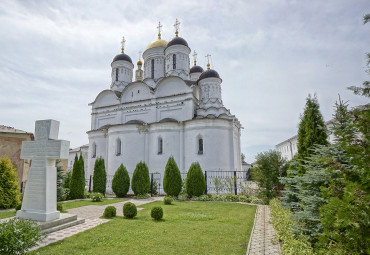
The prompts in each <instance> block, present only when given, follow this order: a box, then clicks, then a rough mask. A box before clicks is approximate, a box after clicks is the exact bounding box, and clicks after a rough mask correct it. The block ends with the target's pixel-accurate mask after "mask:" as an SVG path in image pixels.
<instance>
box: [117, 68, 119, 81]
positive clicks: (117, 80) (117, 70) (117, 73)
mask: <svg viewBox="0 0 370 255" xmlns="http://www.w3.org/2000/svg"><path fill="white" fill-rule="evenodd" d="M118 71H119V69H118V68H116V81H118Z"/></svg>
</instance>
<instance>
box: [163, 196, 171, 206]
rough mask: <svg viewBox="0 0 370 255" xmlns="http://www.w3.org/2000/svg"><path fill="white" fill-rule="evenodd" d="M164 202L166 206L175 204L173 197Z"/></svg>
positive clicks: (166, 198) (165, 199)
mask: <svg viewBox="0 0 370 255" xmlns="http://www.w3.org/2000/svg"><path fill="white" fill-rule="evenodd" d="M163 201H164V204H165V205H170V204H172V202H173V198H172V197H165V198H164V200H163Z"/></svg>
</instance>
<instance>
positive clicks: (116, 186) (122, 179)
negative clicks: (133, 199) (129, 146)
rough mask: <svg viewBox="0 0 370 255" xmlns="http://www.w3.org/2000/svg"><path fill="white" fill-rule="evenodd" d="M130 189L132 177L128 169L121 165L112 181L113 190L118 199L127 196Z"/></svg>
mask: <svg viewBox="0 0 370 255" xmlns="http://www.w3.org/2000/svg"><path fill="white" fill-rule="evenodd" d="M129 188H130V176H129V175H128V172H127V170H126V167H125V166H124V165H123V164H121V165H120V166H119V167H118V169H117V171H116V172H115V174H114V176H113V180H112V190H113V192H114V194H116V196H117V197H124V196H126V194H127V192H128V190H129Z"/></svg>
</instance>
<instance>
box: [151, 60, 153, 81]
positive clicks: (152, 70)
mask: <svg viewBox="0 0 370 255" xmlns="http://www.w3.org/2000/svg"><path fill="white" fill-rule="evenodd" d="M151 68H152V70H151V72H152V79H154V58H153V59H152V66H151Z"/></svg>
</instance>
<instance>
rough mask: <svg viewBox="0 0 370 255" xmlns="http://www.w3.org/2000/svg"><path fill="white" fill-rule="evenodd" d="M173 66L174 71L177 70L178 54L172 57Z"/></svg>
mask: <svg viewBox="0 0 370 255" xmlns="http://www.w3.org/2000/svg"><path fill="white" fill-rule="evenodd" d="M172 64H173V68H172V69H176V54H173V56H172Z"/></svg>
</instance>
